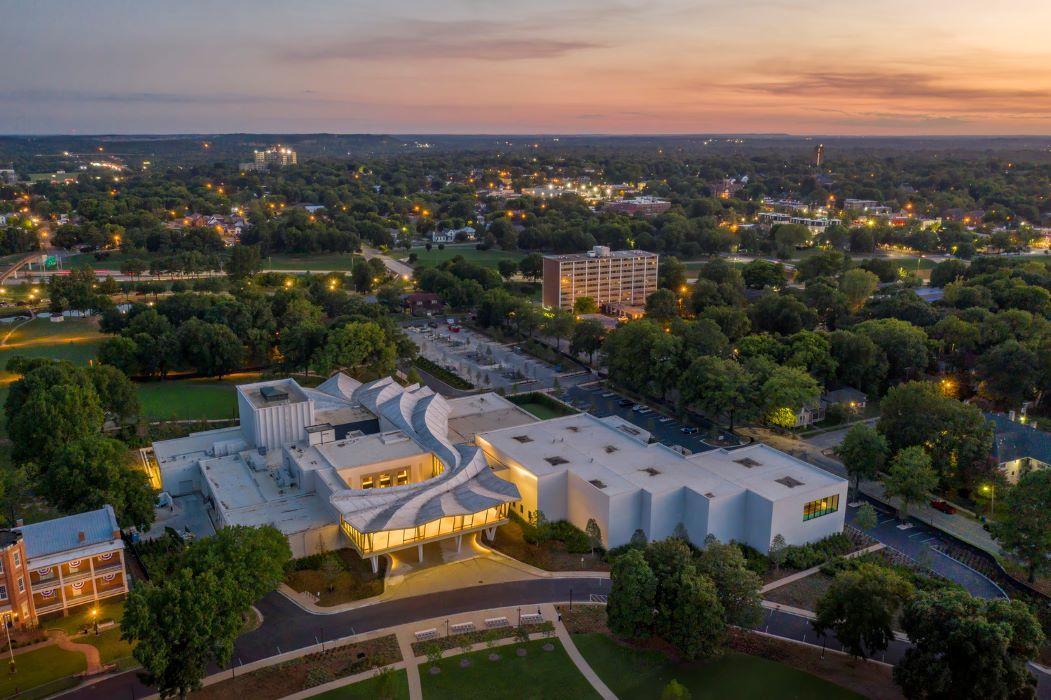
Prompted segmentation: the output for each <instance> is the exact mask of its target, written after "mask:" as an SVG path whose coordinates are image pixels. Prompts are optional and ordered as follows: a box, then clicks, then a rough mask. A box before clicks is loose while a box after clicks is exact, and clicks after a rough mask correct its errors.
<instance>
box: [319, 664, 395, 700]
mask: <svg viewBox="0 0 1051 700" xmlns="http://www.w3.org/2000/svg"><path fill="white" fill-rule="evenodd" d="M393 678H394V688H393V691H394V692H393V694H392V695H384V694H382V691H383V689H382V688H381V687H380V686H381V682H380V680H379V679H378V678H375V677H373V678H369V679H368V680H364V681H360V682H358V683H354V684H353V685H345V686H343V687H342V688H336V689H335V690H330V691H328V692H327V693H322V694H321V695H315V696H314V698H315V699H316V700H350V699H352V698H362V699H363V700H364V699H366V698H367V699H368V700H385V699H386V698H391V699H392V700H408V697H409V679H408V677H407V676H406V675H405V671H402V670H398V671H395V672H394V675H393Z"/></svg>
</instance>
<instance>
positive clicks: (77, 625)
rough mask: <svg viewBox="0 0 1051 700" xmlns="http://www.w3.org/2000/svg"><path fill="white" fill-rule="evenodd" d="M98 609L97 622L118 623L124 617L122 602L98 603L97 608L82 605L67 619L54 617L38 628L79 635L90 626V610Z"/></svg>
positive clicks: (44, 621)
mask: <svg viewBox="0 0 1051 700" xmlns="http://www.w3.org/2000/svg"><path fill="white" fill-rule="evenodd" d="M93 607H97V608H98V620H99V622H107V621H109V620H112V621H113V622H120V620H121V618H122V617H124V601H123V600H114V601H109V602H103V603H100V604H99V605H98V606H92V605H83V606H81V607H79V608H77V609H76V610H73V611H72V612H70V613H69V615H68V616H67V617H55V618H52V619H50V620H43V621H41V623H40V626H41V627H42V628H44V629H45V630H62V631H64V632H65V633H66V634H70V635H73V634H80V632H81V631H82V630H83V629H84V628H85V627H88V626H90V625H91V619H92V618H91V609H92V608H93ZM118 636H119V635H118Z"/></svg>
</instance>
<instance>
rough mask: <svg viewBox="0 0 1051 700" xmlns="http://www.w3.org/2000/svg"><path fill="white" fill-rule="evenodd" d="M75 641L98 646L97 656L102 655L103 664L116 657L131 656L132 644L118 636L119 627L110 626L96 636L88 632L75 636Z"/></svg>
mask: <svg viewBox="0 0 1051 700" xmlns="http://www.w3.org/2000/svg"><path fill="white" fill-rule="evenodd" d="M75 641H77V642H81V643H83V644H90V645H92V646H94V647H98V650H99V656H101V657H102V663H104V664H109V663H113V662H114V661H116V660H117V659H127V658H129V657H130V656H131V650H132V646H131V644H129V643H128V642H125V641H124V640H123V639H121V638H120V628H119V627H112V628H110V629H108V630H105V631H104V632H99V635H98V636H97V637H96V636H95V635H94V634H92V633H89V634H86V635H84V636H83V637H77V639H76V640H75Z"/></svg>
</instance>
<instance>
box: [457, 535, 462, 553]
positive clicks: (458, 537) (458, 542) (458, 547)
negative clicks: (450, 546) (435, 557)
mask: <svg viewBox="0 0 1051 700" xmlns="http://www.w3.org/2000/svg"><path fill="white" fill-rule="evenodd" d="M461 542H463V535H457V536H456V551H457V552H459V551H460V543H461Z"/></svg>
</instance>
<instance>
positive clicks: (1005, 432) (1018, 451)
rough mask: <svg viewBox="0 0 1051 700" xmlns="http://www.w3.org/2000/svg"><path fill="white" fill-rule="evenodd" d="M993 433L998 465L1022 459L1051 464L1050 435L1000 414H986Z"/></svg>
mask: <svg viewBox="0 0 1051 700" xmlns="http://www.w3.org/2000/svg"><path fill="white" fill-rule="evenodd" d="M985 417H986V418H987V419H988V420H989V422H990V423H992V424H993V430H994V431H995V433H996V435H995V441H996V444H995V453H996V459H997V461H998V462H999V463H1000V464H1003V463H1004V462H1012V461H1014V460H1016V459H1021V458H1023V457H1030V458H1032V459H1035V460H1038V461H1040V462H1043V463H1044V464H1051V434H1049V433H1045V432H1044V431H1042V430H1037V429H1036V428H1034V427H1033V426H1031V425H1023V424H1022V423H1018V422H1016V421H1013V420H1011V419H1010V418H1008V417H1007V416H1005V415H1003V414H1002V413H986V414H985Z"/></svg>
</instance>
